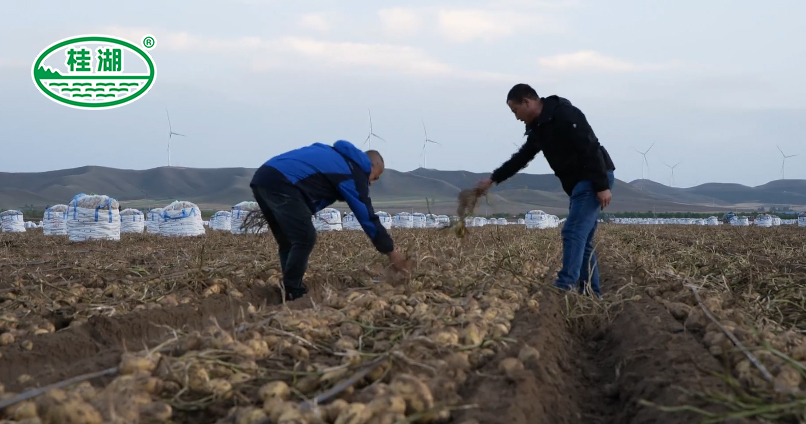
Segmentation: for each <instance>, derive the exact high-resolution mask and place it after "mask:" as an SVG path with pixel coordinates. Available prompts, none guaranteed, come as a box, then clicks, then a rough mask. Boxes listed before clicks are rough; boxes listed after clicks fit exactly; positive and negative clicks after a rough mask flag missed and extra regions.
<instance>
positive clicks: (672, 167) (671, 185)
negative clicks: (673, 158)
mask: <svg viewBox="0 0 806 424" xmlns="http://www.w3.org/2000/svg"><path fill="white" fill-rule="evenodd" d="M681 163H682V162H677V163H676V164H674V166H670V165H668V164H666V163H665V162H664V163H663V164H664V165H666V167H668V168H669V169H671V170H672V177H671V178H670V179H669V187H674V169H675V168H677V165H680V164H681Z"/></svg>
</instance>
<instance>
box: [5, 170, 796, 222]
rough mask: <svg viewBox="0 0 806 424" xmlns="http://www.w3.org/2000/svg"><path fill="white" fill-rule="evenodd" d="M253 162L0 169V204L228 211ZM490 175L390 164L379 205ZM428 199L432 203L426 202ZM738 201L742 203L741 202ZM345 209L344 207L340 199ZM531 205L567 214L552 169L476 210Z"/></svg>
mask: <svg viewBox="0 0 806 424" xmlns="http://www.w3.org/2000/svg"><path fill="white" fill-rule="evenodd" d="M254 171H255V170H254V169H249V168H214V169H200V168H179V167H160V168H154V169H146V170H130V169H115V168H105V167H99V166H84V167H80V168H73V169H63V170H58V171H48V172H35V173H0V209H24V208H26V207H29V208H35V209H40V208H44V207H45V206H47V205H53V204H57V203H67V202H69V201H70V199H72V198H73V196H75V195H76V194H78V193H87V194H91V193H97V194H106V195H109V196H112V197H114V198H116V199H118V200H119V201H121V203H122V204H123V205H124V206H125V207H136V208H146V207H154V206H164V205H165V204H167V203H169V202H171V201H173V200H187V201H191V202H194V203H196V204H198V205H199V206H200V207H201V208H202V209H206V210H213V209H229V207H230V206H231V205H234V204H236V203H238V202H241V201H243V200H250V199H252V192H251V190H250V188H249V181H250V180H251V178H252V174H253V173H254ZM486 176H487V174H479V173H473V172H466V171H439V170H433V169H422V168H420V169H416V170H413V171H409V172H399V171H395V170H392V169H388V170H386V172H385V173H384V175H383V177H382V178H381V179H380V180H378V181H377V182H376V183H375V184H373V186H372V188H371V191H370V192H371V195H372V199H373V203H374V204H375V206H376V209H379V210H380V209H382V210H386V211H388V212H398V211H405V210H411V209H414V210H416V211H423V212H425V211H426V210H427V208H428V207H430V209H431V211H432V212H435V213H446V214H450V213H453V212H454V211H455V210H456V198H457V195H458V193H459V191H460V190H461V189H462V188H469V187H472V186H474V185H475V184H476V182H478V181H479V180H480V179H482V178H484V177H486ZM613 194H614V197H613V203H612V204H611V207H610V208H608V210H610V211H613V212H619V211H638V212H646V211H650V210H654V211H656V212H711V211H724V210H741V209H742V207H747V208H750V207H751V205H752V204H757V203H761V204H776V205H806V180H781V181H773V182H770V183H767V184H765V185H762V186H758V187H747V186H743V185H739V184H716V183H711V184H703V185H700V186H697V187H692V188H685V189H683V188H674V187H667V186H665V185H663V184H659V183H656V182H653V181H647V180H637V181H633V182H631V183H625V182H623V181H620V180H616V185H615V187H614V189H613ZM426 199H428V206H427V205H426ZM737 205H739V206H740V207H737ZM336 206H337V207H340V208H342V209H346V205H343V204H337V205H336ZM530 209H542V210H544V211H546V212H550V213H555V214H562V213H567V211H568V196H567V195H566V194H565V192H564V191H563V190H562V187H561V186H560V183H559V180H558V179H557V178H556V177H555V176H553V175H535V174H518V175H515V176H514V177H512V178H511V179H510V180H508V181H507V182H505V183H504V184H502V185H500V186H496V187H493V189H492V190H491V192H490V196H489V199H487V200H482V201H481V202H480V204H479V210H477V213H479V214H484V213H489V214H492V213H523V212H525V211H528V210H530Z"/></svg>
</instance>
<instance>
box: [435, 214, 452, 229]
mask: <svg viewBox="0 0 806 424" xmlns="http://www.w3.org/2000/svg"><path fill="white" fill-rule="evenodd" d="M450 226H451V218H450V217H449V216H448V215H437V227H440V228H442V227H450Z"/></svg>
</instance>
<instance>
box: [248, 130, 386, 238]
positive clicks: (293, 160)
mask: <svg viewBox="0 0 806 424" xmlns="http://www.w3.org/2000/svg"><path fill="white" fill-rule="evenodd" d="M371 170H372V163H371V161H370V159H369V156H367V154H366V153H364V152H363V151H361V150H359V149H358V148H357V147H355V146H354V145H353V144H352V143H350V142H349V141H345V140H339V141H337V142H336V143H334V144H333V146H328V145H326V144H322V143H314V144H312V145H310V146H306V147H302V148H299V149H296V150H291V151H289V152H286V153H283V154H281V155H278V156H275V157H273V158H271V159H269V160H268V161H266V163H264V164H263V165H262V166H261V167H260V168H258V170H257V171H256V172H255V175H254V176H253V177H252V182H251V185H253V186H260V187H266V188H269V189H272V190H274V191H278V192H281V193H284V194H287V195H290V196H293V197H297V198H301V199H302V200H303V201H305V203H307V204H308V208H309V209H310V210H311V214H315V213H316V212H319V211H321V210H322V209H324V208H326V207H328V206H330V205H331V204H333V203H334V202H335V201H337V200H340V201H344V202H346V203H347V205H348V206H350V209H351V210H352V211H353V213H354V214H355V217H356V219H357V220H358V222H359V223H360V224H361V228H363V230H364V232H365V233H366V234H367V236H368V237H369V238H370V240H372V243H373V244H374V245H375V248H376V249H377V250H378V251H379V252H381V253H390V252H392V250H394V244H393V242H392V238H391V237H390V236H389V233H387V232H386V229H385V228H384V227H383V225H381V221H380V219H379V218H378V216H377V215H375V211H374V210H373V208H372V201H371V200H370V198H369V174H370V171H371Z"/></svg>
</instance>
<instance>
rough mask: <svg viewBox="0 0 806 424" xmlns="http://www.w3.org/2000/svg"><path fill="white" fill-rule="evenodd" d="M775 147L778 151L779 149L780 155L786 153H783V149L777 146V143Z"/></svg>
mask: <svg viewBox="0 0 806 424" xmlns="http://www.w3.org/2000/svg"><path fill="white" fill-rule="evenodd" d="M775 147H776V148H777V149H778V151H779V152H781V156H786V155H785V154H784V151H783V150H781V148H780V147H778V146H777V145H776V146H775Z"/></svg>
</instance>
